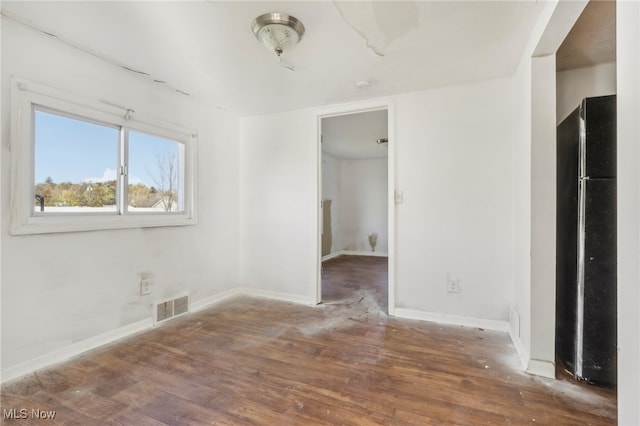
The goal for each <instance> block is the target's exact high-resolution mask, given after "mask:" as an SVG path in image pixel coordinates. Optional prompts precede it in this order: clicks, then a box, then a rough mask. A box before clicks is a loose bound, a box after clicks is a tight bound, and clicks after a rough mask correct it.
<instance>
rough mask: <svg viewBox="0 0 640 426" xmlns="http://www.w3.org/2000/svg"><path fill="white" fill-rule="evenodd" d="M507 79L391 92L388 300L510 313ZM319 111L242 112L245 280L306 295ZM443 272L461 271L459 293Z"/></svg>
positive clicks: (488, 314)
mask: <svg viewBox="0 0 640 426" xmlns="http://www.w3.org/2000/svg"><path fill="white" fill-rule="evenodd" d="M511 89H512V84H511V82H510V80H509V79H504V80H496V81H490V82H484V83H478V84H472V85H465V86H457V87H450V88H444V89H437V90H430V91H422V92H416V93H411V94H405V95H399V96H396V97H394V98H393V99H392V100H393V102H394V103H395V110H396V114H395V120H396V131H395V134H396V136H395V139H394V142H395V144H396V146H397V151H396V155H397V157H396V163H395V165H396V167H397V171H398V172H397V175H396V178H397V179H398V183H397V187H398V188H399V189H401V190H403V191H404V203H403V204H401V205H399V206H398V207H397V210H396V213H397V215H398V216H397V231H396V232H397V251H396V253H397V262H396V266H397V273H396V275H395V276H396V295H397V301H398V302H397V306H400V307H404V308H410V309H416V310H423V311H429V312H440V313H447V314H452V315H463V316H469V317H479V318H487V319H500V320H506V319H507V318H508V312H509V305H510V300H511V294H510V291H511V286H510V271H511V266H510V260H511V241H512V237H511V233H512V229H511V228H510V227H509V226H508V224H509V223H510V221H511V181H510V177H511V143H512V135H513V131H512V124H511V118H512V116H513V108H512V106H513V105H512V102H513V95H512V94H511ZM318 111H320V110H312V109H307V110H301V111H294V112H289V113H282V114H274V115H269V116H258V117H248V118H243V119H241V120H240V144H241V147H240V158H241V161H240V206H241V208H240V222H241V223H242V227H241V233H240V234H241V237H240V238H241V243H240V244H241V247H240V252H241V255H240V274H241V282H242V284H243V285H245V286H249V287H256V286H257V287H260V288H263V289H265V290H268V291H274V292H281V293H287V294H295V295H298V296H303V297H306V298H308V299H312V300H313V299H314V298H315V284H316V268H315V267H314V261H315V256H316V255H317V254H316V253H317V248H316V247H314V244H315V242H316V241H317V237H316V233H317V223H318V222H317V212H316V211H315V206H316V204H317V201H316V198H315V197H316V196H317V195H316V187H317V182H318V177H317V174H316V173H317V161H318V155H319V153H318V148H317V115H318V114H319V112H318ZM389 136H390V138H393V136H392V135H389ZM343 185H344V182H343ZM448 273H449V274H451V276H454V277H456V278H459V279H460V280H461V281H460V282H461V292H460V293H459V294H457V295H451V294H447V292H446V280H447V274H448Z"/></svg>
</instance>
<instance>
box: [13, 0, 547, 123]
mask: <svg viewBox="0 0 640 426" xmlns="http://www.w3.org/2000/svg"><path fill="white" fill-rule="evenodd" d="M542 6H543V2H536V1H535V0H525V1H406V2H384V1H373V2H372V1H363V2H331V1H317V2H308V1H291V2H268V1H257V2H243V1H215V2H214V1H208V2H185V1H176V2H155V1H151V2H149V1H112V2H93V1H86V2H56V1H46V2H7V1H3V2H2V10H3V14H4V15H5V16H7V15H9V16H10V17H11V19H17V20H22V21H25V22H27V23H28V25H30V26H33V27H36V28H39V29H40V30H44V31H46V32H48V33H52V34H54V35H56V36H57V37H58V38H60V39H61V40H63V41H64V42H67V43H69V44H72V45H75V47H78V48H81V49H83V50H86V51H88V52H90V53H91V54H94V55H96V56H99V57H102V58H104V59H105V60H106V61H108V62H111V63H112V64H115V65H117V66H125V67H127V68H129V69H131V70H136V71H138V72H140V74H139V76H140V78H141V79H146V80H147V81H148V82H149V84H157V85H158V86H164V87H166V88H167V90H180V91H183V92H186V93H188V94H190V96H193V97H195V98H197V99H199V100H200V101H202V102H205V103H207V104H210V105H217V106H219V107H221V108H228V109H229V110H232V111H235V112H237V113H238V114H240V115H253V114H262V113H270V112H276V111H284V110H291V109H297V108H302V107H309V106H317V105H326V104H333V103H341V102H346V101H353V100H359V99H365V98H372V97H379V96H387V95H391V94H396V93H402V92H408V91H415V90H420V89H426V88H433V87H441V86H447V85H452V84H460V83H466V82H473V81H480V80H486V79H492V78H499V77H505V76H508V75H510V74H512V73H513V71H514V70H515V68H516V66H517V64H518V61H519V59H520V56H521V54H522V51H523V49H524V46H525V44H526V42H527V39H528V37H529V35H530V32H531V30H532V28H533V25H534V23H535V20H536V18H537V16H538V14H539V12H540V10H541V8H542ZM276 11H277V12H284V13H288V14H291V15H293V16H295V17H297V18H298V19H300V20H301V21H302V22H303V23H304V25H305V27H306V34H305V36H304V39H303V40H302V41H301V43H300V44H299V45H298V46H297V47H296V49H295V50H293V51H292V52H289V53H286V54H285V55H283V58H284V60H285V61H287V62H290V63H291V64H293V65H294V66H295V68H296V70H295V71H290V70H288V69H285V68H283V67H281V66H280V64H278V62H277V60H276V57H275V55H273V54H271V53H270V52H269V51H267V50H266V48H264V46H262V45H261V44H260V43H259V42H258V41H257V40H256V39H255V37H254V35H253V33H252V32H251V29H250V24H251V21H252V20H253V19H254V18H255V17H256V16H258V15H261V14H263V13H266V12H276ZM3 19H4V18H3ZM365 39H366V40H368V41H367V42H365ZM367 43H368V44H369V46H370V47H368V46H367ZM153 80H158V81H159V82H153ZM359 80H369V81H371V83H372V84H371V86H370V87H368V88H364V89H359V88H356V87H355V82H356V81H359Z"/></svg>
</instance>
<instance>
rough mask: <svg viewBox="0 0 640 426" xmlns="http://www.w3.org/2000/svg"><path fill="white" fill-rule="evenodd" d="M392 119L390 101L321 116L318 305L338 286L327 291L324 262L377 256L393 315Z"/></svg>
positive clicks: (357, 260)
mask: <svg viewBox="0 0 640 426" xmlns="http://www.w3.org/2000/svg"><path fill="white" fill-rule="evenodd" d="M391 117H392V114H391V113H390V105H389V104H388V103H379V104H378V105H376V106H371V107H368V108H367V107H364V108H354V109H351V110H349V109H348V108H345V109H344V110H339V109H338V110H334V111H325V112H324V113H320V114H318V158H319V161H318V181H319V189H318V194H319V203H318V209H319V221H318V222H319V223H318V277H317V302H318V303H321V302H323V301H324V299H325V298H326V297H331V296H329V294H331V293H332V292H333V291H334V290H335V288H334V289H326V292H323V277H322V271H323V262H332V261H333V260H334V259H338V258H340V259H341V260H340V264H341V265H343V266H344V265H345V264H347V265H348V264H349V261H350V260H351V261H353V262H355V263H354V267H355V265H356V264H357V265H358V267H360V266H361V264H363V262H364V264H365V265H366V262H367V259H375V260H371V264H372V265H373V264H376V265H378V264H379V263H380V262H381V261H382V262H384V263H385V264H386V265H385V266H386V267H385V268H384V270H385V272H386V273H385V274H384V275H386V283H385V286H384V287H385V288H384V293H386V297H385V299H386V303H385V305H386V306H384V308H383V311H384V312H385V313H389V314H391V315H393V307H394V303H395V297H394V296H395V292H394V285H393V284H394V282H393V273H394V267H393V266H394V256H393V247H394V239H393V238H394V227H393V225H392V224H393V223H394V221H395V219H394V204H393V193H394V179H393V137H392V134H393V132H392V130H393V123H392V120H391ZM327 265H328V263H327ZM356 287H357V286H356ZM334 294H335V293H334Z"/></svg>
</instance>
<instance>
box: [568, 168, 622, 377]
mask: <svg viewBox="0 0 640 426" xmlns="http://www.w3.org/2000/svg"><path fill="white" fill-rule="evenodd" d="M582 185H583V191H584V194H582V195H583V196H584V207H583V208H584V217H583V218H582V220H581V223H583V226H584V229H583V230H582V232H583V236H584V239H583V240H582V239H581V240H582V244H583V248H582V250H580V248H579V250H578V251H579V253H581V254H583V257H582V256H581V255H580V254H579V256H580V257H581V258H579V260H578V264H579V265H580V264H581V265H582V271H580V267H579V268H578V275H579V276H580V275H581V276H582V277H581V278H580V277H579V287H580V286H581V287H582V288H581V289H580V288H579V290H578V300H577V303H578V304H579V305H582V306H578V312H579V315H578V321H577V328H578V336H577V339H576V342H577V343H576V371H575V373H576V377H578V378H582V379H584V380H588V381H590V382H596V383H609V384H614V383H616V372H617V367H616V343H617V336H616V330H617V328H616V317H617V306H616V301H617V297H616V295H617V292H616V287H617V274H616V263H617V261H616V259H617V255H616V180H615V179H585V180H583V181H582ZM581 210H582V209H581ZM580 297H581V298H582V300H580ZM580 317H582V318H580Z"/></svg>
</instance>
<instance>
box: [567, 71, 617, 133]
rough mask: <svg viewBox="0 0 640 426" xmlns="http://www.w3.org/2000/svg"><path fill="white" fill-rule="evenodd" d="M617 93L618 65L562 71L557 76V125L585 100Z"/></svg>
mask: <svg viewBox="0 0 640 426" xmlns="http://www.w3.org/2000/svg"><path fill="white" fill-rule="evenodd" d="M615 93H616V64H615V62H613V63H607V64H598V65H594V66H591V67H586V68H579V69H575V70H566V71H560V72H558V73H557V76H556V123H557V124H560V123H561V122H562V120H564V119H565V118H566V117H567V116H568V115H569V114H571V112H572V111H573V110H574V109H576V108H577V107H578V105H579V104H580V101H582V99H583V98H587V97H592V96H604V95H614V94H615Z"/></svg>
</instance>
